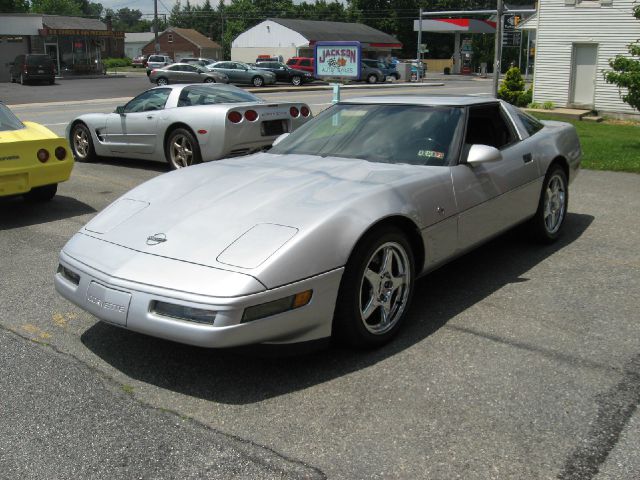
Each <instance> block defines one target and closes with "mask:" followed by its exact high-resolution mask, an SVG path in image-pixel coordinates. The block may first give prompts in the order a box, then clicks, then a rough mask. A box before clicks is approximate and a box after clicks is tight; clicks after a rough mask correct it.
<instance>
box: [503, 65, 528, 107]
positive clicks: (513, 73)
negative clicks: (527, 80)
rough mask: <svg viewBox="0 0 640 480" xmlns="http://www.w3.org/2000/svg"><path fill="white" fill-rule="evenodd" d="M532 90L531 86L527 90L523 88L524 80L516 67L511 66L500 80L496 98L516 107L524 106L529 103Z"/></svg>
mask: <svg viewBox="0 0 640 480" xmlns="http://www.w3.org/2000/svg"><path fill="white" fill-rule="evenodd" d="M532 96H533V91H532V90H531V88H530V89H529V90H527V91H525V89H524V80H523V79H522V74H521V73H520V69H519V68H518V67H512V68H510V69H509V70H507V73H506V74H505V76H504V79H503V80H502V85H500V88H499V89H498V98H500V99H502V100H504V101H505V102H509V103H510V104H512V105H516V106H518V107H524V106H525V105H527V104H529V103H531V99H532Z"/></svg>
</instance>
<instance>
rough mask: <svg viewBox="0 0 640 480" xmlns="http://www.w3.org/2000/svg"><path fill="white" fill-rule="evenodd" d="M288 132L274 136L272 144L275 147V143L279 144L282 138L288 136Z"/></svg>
mask: <svg viewBox="0 0 640 480" xmlns="http://www.w3.org/2000/svg"><path fill="white" fill-rule="evenodd" d="M289 135H290V134H289V132H287V133H283V134H282V135H280V136H279V137H278V138H276V139H275V140H274V141H273V146H274V147H275V146H276V145H277V144H279V143H280V142H281V141H282V140H284V139H285V138H287V137H288V136H289Z"/></svg>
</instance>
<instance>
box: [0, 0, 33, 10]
mask: <svg viewBox="0 0 640 480" xmlns="http://www.w3.org/2000/svg"><path fill="white" fill-rule="evenodd" d="M28 11H29V2H28V1H27V0H0V12H3V13H24V12H28Z"/></svg>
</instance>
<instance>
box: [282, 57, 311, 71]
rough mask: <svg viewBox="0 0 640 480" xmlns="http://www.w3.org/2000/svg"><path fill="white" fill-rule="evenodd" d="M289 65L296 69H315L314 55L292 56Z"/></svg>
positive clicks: (288, 61)
mask: <svg viewBox="0 0 640 480" xmlns="http://www.w3.org/2000/svg"><path fill="white" fill-rule="evenodd" d="M287 65H288V66H289V67H291V68H295V69H296V70H304V71H305V72H311V73H314V71H313V57H291V58H290V59H289V60H287Z"/></svg>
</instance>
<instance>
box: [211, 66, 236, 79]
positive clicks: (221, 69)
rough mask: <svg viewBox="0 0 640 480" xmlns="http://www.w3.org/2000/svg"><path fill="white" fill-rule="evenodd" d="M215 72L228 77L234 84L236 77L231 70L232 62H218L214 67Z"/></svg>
mask: <svg viewBox="0 0 640 480" xmlns="http://www.w3.org/2000/svg"><path fill="white" fill-rule="evenodd" d="M215 70H217V71H219V72H222V73H224V74H225V75H226V76H227V77H229V81H230V82H236V81H237V79H236V77H237V75H236V73H235V71H234V69H233V63H232V62H220V63H217V64H216V66H215Z"/></svg>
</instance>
